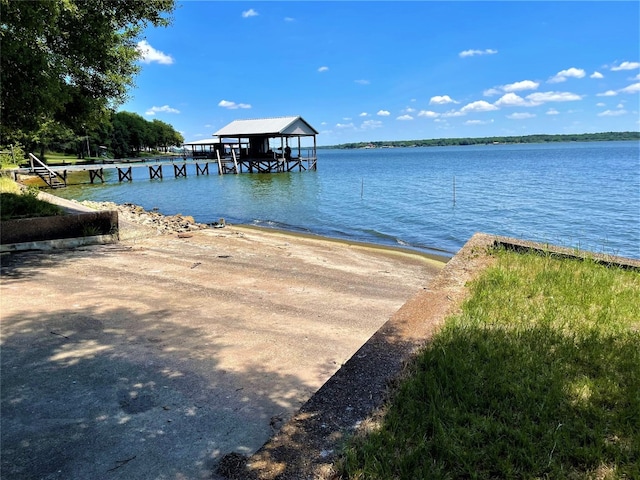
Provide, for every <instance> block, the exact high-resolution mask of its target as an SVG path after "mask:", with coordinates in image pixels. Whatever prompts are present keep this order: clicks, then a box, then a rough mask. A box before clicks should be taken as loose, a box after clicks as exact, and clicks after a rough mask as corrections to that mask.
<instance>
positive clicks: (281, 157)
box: [184, 116, 318, 174]
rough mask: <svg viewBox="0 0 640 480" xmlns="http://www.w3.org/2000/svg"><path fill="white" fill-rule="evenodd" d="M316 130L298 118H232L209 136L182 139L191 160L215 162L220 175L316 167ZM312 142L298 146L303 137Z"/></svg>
mask: <svg viewBox="0 0 640 480" xmlns="http://www.w3.org/2000/svg"><path fill="white" fill-rule="evenodd" d="M316 135H318V131H317V130H316V129H315V128H313V127H312V126H311V125H310V124H309V123H307V122H306V121H305V120H304V119H303V118H302V117H300V116H296V117H274V118H256V119H248V120H234V121H233V122H231V123H229V124H228V125H226V126H225V127H222V128H221V129H220V130H218V131H217V132H215V133H214V134H213V138H210V139H202V140H197V141H194V142H186V143H185V144H184V146H185V147H186V148H190V149H191V156H192V157H193V158H194V159H212V160H216V161H217V162H218V169H219V173H220V174H224V173H242V172H244V171H247V172H251V173H252V172H259V173H271V172H290V171H293V170H295V169H298V170H300V171H302V170H316V168H317V156H316V148H317V144H316ZM305 138H306V139H309V140H312V145H305V146H303V145H302V143H303V142H302V140H303V139H305Z"/></svg>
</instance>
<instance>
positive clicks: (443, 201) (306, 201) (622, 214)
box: [56, 142, 640, 258]
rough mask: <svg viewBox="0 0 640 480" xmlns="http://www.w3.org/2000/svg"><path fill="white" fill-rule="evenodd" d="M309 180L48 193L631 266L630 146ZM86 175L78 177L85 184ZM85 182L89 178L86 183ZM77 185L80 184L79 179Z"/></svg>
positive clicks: (486, 150) (424, 245)
mask: <svg viewBox="0 0 640 480" xmlns="http://www.w3.org/2000/svg"><path fill="white" fill-rule="evenodd" d="M318 158H319V159H318V170H317V171H316V172H301V173H299V172H295V173H285V174H242V175H225V176H218V175H217V174H216V173H215V172H217V168H216V166H215V164H211V165H210V170H211V172H212V174H211V175H205V176H199V177H198V176H196V174H195V167H193V169H191V170H188V177H187V178H178V179H176V178H173V169H172V168H171V167H170V166H165V167H164V179H163V180H149V174H148V170H147V169H146V168H134V169H133V171H134V175H133V177H134V180H133V182H126V183H118V178H117V173H116V172H111V173H110V174H108V176H107V183H105V184H103V185H88V184H84V185H75V186H70V187H69V188H67V189H64V190H63V191H56V194H58V195H63V196H65V197H67V198H75V199H78V200H99V201H112V202H116V203H127V202H130V203H135V204H138V205H141V206H143V207H144V208H145V209H152V208H158V209H159V210H160V211H161V212H162V213H164V214H168V215H172V214H176V213H182V214H184V215H192V216H193V217H194V218H195V219H196V221H198V222H203V223H209V222H213V221H217V220H218V219H219V218H221V217H223V218H225V220H226V221H227V222H229V223H236V224H239V223H242V224H254V225H261V226H271V227H278V228H284V229H287V230H293V231H304V232H311V233H316V234H321V235H326V236H331V237H338V238H345V239H352V240H360V241H366V242H373V243H379V244H384V245H396V246H397V245H401V246H406V247H410V248H414V249H418V250H423V251H428V252H432V253H440V254H443V255H447V256H450V255H452V254H454V253H455V252H456V251H457V250H458V249H460V247H462V245H464V243H465V242H466V241H467V240H468V239H469V237H470V236H471V235H473V234H474V233H475V232H486V233H492V234H498V235H506V236H511V237H518V238H524V239H528V240H535V241H540V242H548V243H551V244H556V245H563V246H569V247H578V248H581V249H585V250H591V251H597V252H605V253H611V254H616V255H622V256H627V257H632V258H640V143H638V142H590V143H570V144H569V143H566V144H539V145H537V144H536V145H490V146H472V147H425V148H392V149H371V150H322V149H321V150H318ZM84 175H86V174H84ZM87 176H88V175H87ZM82 178H83V181H87V182H88V178H87V179H85V178H84V177H82Z"/></svg>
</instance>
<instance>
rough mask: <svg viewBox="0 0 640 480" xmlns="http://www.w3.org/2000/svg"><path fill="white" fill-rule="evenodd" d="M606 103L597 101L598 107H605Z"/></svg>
mask: <svg viewBox="0 0 640 480" xmlns="http://www.w3.org/2000/svg"><path fill="white" fill-rule="evenodd" d="M605 105H606V103H604V102H598V103H596V107H604V106H605Z"/></svg>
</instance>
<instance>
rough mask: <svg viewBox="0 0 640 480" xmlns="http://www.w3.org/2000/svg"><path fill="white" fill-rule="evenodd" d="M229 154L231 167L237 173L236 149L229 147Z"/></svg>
mask: <svg viewBox="0 0 640 480" xmlns="http://www.w3.org/2000/svg"><path fill="white" fill-rule="evenodd" d="M231 156H232V157H233V167H234V169H235V172H234V173H236V174H237V173H238V160H237V159H236V151H235V150H234V149H233V148H232V149H231Z"/></svg>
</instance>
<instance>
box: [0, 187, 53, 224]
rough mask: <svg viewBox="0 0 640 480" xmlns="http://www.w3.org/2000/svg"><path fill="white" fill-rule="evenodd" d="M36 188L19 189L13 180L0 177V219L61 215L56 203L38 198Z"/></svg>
mask: <svg viewBox="0 0 640 480" xmlns="http://www.w3.org/2000/svg"><path fill="white" fill-rule="evenodd" d="M37 195H38V189H36V188H28V189H21V188H20V186H19V185H18V184H17V183H16V182H14V181H13V180H11V179H9V178H6V177H0V217H1V219H2V220H10V219H15V218H31V217H49V216H52V215H62V213H63V212H62V209H61V208H60V207H58V206H57V205H53V204H51V203H48V202H43V201H42V200H38V199H37V198H36V197H37Z"/></svg>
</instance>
